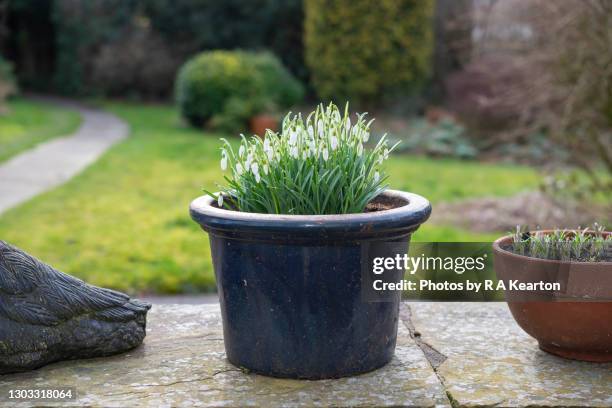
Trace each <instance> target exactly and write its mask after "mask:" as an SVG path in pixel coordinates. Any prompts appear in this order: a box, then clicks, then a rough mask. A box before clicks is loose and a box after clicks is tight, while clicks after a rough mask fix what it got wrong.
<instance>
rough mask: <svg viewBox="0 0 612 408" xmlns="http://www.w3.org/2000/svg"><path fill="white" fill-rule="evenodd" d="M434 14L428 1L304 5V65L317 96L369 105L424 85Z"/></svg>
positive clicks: (308, 0) (337, 0)
mask: <svg viewBox="0 0 612 408" xmlns="http://www.w3.org/2000/svg"><path fill="white" fill-rule="evenodd" d="M433 10H434V1H433V0H379V1H376V2H373V1H371V0H305V23H304V27H305V39H304V41H305V48H306V63H307V65H308V67H309V69H310V73H311V79H312V82H313V84H314V88H315V89H316V91H317V93H318V94H319V96H320V97H321V98H324V99H333V100H336V101H337V102H343V101H346V100H349V101H351V102H357V103H361V104H368V103H374V102H376V101H379V100H380V99H381V98H383V97H385V96H388V95H393V94H396V93H397V94H399V93H401V92H406V91H410V90H414V89H416V88H417V87H418V86H419V85H421V84H423V83H424V81H426V80H427V78H428V76H429V73H430V68H431V55H432V50H433V33H432V19H433Z"/></svg>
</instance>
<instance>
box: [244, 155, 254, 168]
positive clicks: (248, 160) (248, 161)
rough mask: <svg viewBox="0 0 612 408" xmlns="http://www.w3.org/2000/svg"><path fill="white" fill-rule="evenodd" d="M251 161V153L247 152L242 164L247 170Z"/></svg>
mask: <svg viewBox="0 0 612 408" xmlns="http://www.w3.org/2000/svg"><path fill="white" fill-rule="evenodd" d="M252 162H253V155H252V154H251V153H249V155H248V156H247V159H246V162H244V166H245V168H246V169H247V171H248V170H249V168H250V167H251V163H252ZM255 164H257V163H255Z"/></svg>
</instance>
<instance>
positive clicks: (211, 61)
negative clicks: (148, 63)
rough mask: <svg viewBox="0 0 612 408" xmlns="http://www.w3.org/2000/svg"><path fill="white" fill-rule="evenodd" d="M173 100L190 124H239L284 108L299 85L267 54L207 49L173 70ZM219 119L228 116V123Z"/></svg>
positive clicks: (297, 97) (296, 97)
mask: <svg viewBox="0 0 612 408" xmlns="http://www.w3.org/2000/svg"><path fill="white" fill-rule="evenodd" d="M175 92H176V101H177V104H178V106H179V109H180V111H181V114H182V115H183V117H184V118H185V119H187V120H188V121H189V123H191V124H192V125H194V126H202V125H204V124H207V123H209V124H211V125H213V126H214V125H215V124H216V125H219V124H221V123H222V124H223V125H222V127H223V128H224V129H226V130H229V129H228V127H230V126H228V122H229V123H232V122H236V123H235V125H236V127H241V126H244V125H245V123H246V121H247V120H248V119H249V118H250V117H251V116H253V115H254V114H256V113H259V112H262V111H264V110H273V109H284V108H288V107H289V106H291V105H293V104H295V103H297V102H299V101H300V99H301V98H302V97H303V93H304V90H303V87H302V85H301V84H300V83H299V82H298V81H297V80H296V79H295V78H294V77H293V76H292V75H291V74H290V73H289V71H287V69H286V68H285V67H284V66H283V65H282V64H281V63H280V61H279V60H278V59H277V58H276V57H274V56H273V55H272V54H269V53H252V52H246V51H210V52H203V53H201V54H198V55H196V56H195V57H193V58H191V59H190V60H189V61H187V62H186V63H185V65H183V67H182V68H181V69H180V70H179V73H178V76H177V79H176V90H175ZM224 115H230V116H231V120H230V121H228V120H227V118H226V117H224Z"/></svg>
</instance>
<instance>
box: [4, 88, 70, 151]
mask: <svg viewBox="0 0 612 408" xmlns="http://www.w3.org/2000/svg"><path fill="white" fill-rule="evenodd" d="M8 106H9V110H10V111H9V113H8V114H7V115H4V116H2V115H0V162H3V161H5V160H7V159H8V158H9V157H11V156H14V155H15V154H17V153H20V152H22V151H24V150H27V149H29V148H31V147H33V146H35V145H37V144H38V143H40V142H44V141H46V140H48V139H51V138H54V137H57V136H62V135H68V134H70V133H72V132H74V131H75V130H76V129H77V128H78V126H79V124H80V123H81V116H80V115H79V114H78V113H76V112H73V111H70V110H67V109H63V108H57V107H53V106H50V105H48V104H46V103H43V102H34V101H30V100H25V99H15V100H12V101H10V102H9V104H8Z"/></svg>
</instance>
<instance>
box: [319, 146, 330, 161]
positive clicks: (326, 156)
mask: <svg viewBox="0 0 612 408" xmlns="http://www.w3.org/2000/svg"><path fill="white" fill-rule="evenodd" d="M321 155H322V156H323V160H325V161H327V159H329V152H328V151H327V149H326V148H325V149H323V150H322V151H321Z"/></svg>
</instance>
